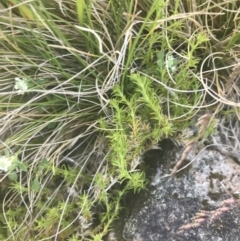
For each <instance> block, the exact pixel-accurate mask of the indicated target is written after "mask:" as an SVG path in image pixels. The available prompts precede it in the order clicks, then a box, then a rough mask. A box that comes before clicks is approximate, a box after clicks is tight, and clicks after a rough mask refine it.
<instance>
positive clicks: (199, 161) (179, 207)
mask: <svg viewBox="0 0 240 241" xmlns="http://www.w3.org/2000/svg"><path fill="white" fill-rule="evenodd" d="M167 146H168V145H165V146H164V148H163V149H162V151H159V152H158V154H157V157H156V153H155V158H156V159H157V160H158V166H157V169H156V168H154V169H153V172H154V173H153V174H152V175H151V184H150V186H149V190H148V192H149V193H148V195H144V196H143V198H139V200H137V201H136V206H138V211H137V212H136V211H134V208H133V214H132V215H131V216H130V218H129V219H128V221H127V222H126V224H125V227H124V230H123V237H124V238H125V239H126V240H127V241H140V240H144V241H155V240H156V241H160V240H164V241H181V240H184V241H188V240H189V241H194V240H196V241H220V240H222V241H238V240H240V229H239V226H240V203H239V200H240V165H239V164H238V163H236V162H235V160H234V159H233V158H231V157H230V156H229V155H226V154H222V153H221V152H220V151H219V150H216V149H213V148H206V147H205V148H202V147H201V148H200V147H199V144H198V143H197V142H196V143H195V144H194V146H193V147H192V149H191V151H190V152H189V153H188V155H187V157H186V158H185V162H184V163H183V166H184V165H185V166H187V169H186V168H185V167H183V166H181V168H180V169H179V170H178V172H177V173H176V175H175V176H174V177H171V176H170V175H169V174H170V173H171V168H173V167H174V165H175V164H176V163H177V161H178V159H179V158H180V157H181V154H182V152H183V148H182V149H181V148H177V147H174V148H173V146H171V145H169V148H168V147H167ZM199 149H201V150H200V151H199ZM148 158H149V156H148ZM146 159H147V158H146ZM147 161H148V160H146V162H147ZM180 170H181V171H180ZM146 196H147V198H146ZM139 205H141V208H140V210H139Z"/></svg>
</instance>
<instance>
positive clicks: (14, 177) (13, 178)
mask: <svg viewBox="0 0 240 241" xmlns="http://www.w3.org/2000/svg"><path fill="white" fill-rule="evenodd" d="M8 178H9V179H10V180H11V181H17V179H18V175H17V173H16V172H10V173H9V174H8Z"/></svg>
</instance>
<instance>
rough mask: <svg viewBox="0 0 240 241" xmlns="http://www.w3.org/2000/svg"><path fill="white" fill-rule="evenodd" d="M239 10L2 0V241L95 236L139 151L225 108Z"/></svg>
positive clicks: (217, 5)
mask: <svg viewBox="0 0 240 241" xmlns="http://www.w3.org/2000/svg"><path fill="white" fill-rule="evenodd" d="M239 5H240V4H239V2H238V1H237V0H228V1H215V2H212V1H205V2H204V1H202V3H197V2H196V1H191V2H190V1H186V0H177V1H158V0H154V1H150V0H147V1H142V0H139V1H133V0H131V1H113V0H110V1H105V0H102V1H95V0H92V1H90V0H89V1H87V0H80V1H79V0H71V1H65V0H62V1H58V0H53V1H45V0H41V1H36V0H21V1H20V0H12V1H2V2H1V3H0V13H1V14H0V25H1V28H0V54H1V59H0V61H1V71H0V85H1V92H0V101H1V106H0V113H1V115H0V118H1V121H0V133H1V134H0V138H1V139H0V152H1V153H0V166H1V173H0V175H1V179H0V180H1V182H0V184H1V190H2V191H1V195H0V196H1V198H0V201H1V205H2V211H1V214H0V222H1V227H0V238H1V240H29V241H30V240H38V241H39V240H69V241H76V240H94V241H97V240H103V239H104V237H105V236H106V235H107V233H108V232H109V230H110V229H111V224H112V222H113V221H114V220H115V219H116V218H117V217H118V215H119V212H120V210H121V200H122V198H123V197H124V195H125V194H126V193H127V192H129V191H132V190H133V191H138V190H141V189H143V188H144V187H145V185H146V180H145V174H144V170H140V168H139V164H140V163H141V155H142V154H143V153H144V151H146V150H148V149H150V148H155V147H156V144H157V143H158V141H159V140H161V139H162V138H165V137H169V136H174V135H175V134H176V133H177V132H178V131H179V130H181V129H183V128H185V127H187V126H188V125H189V122H190V120H191V119H192V118H193V117H194V116H195V115H196V113H198V112H199V111H200V110H201V111H210V112H211V113H213V116H214V115H216V114H218V113H219V112H220V111H221V110H222V109H223V105H224V106H226V105H227V106H231V107H233V108H232V109H233V110H234V111H235V112H236V111H237V107H238V106H239V103H237V102H238V100H236V99H235V97H236V94H234V97H233V96H232V95H231V93H235V92H238V86H237V83H236V82H235V80H236V77H237V76H238V73H237V72H236V71H234V72H233V74H232V75H231V72H230V71H231V69H232V68H234V66H237V64H238V56H239V44H240V43H239V39H240V32H239V31H240V26H239V15H240V13H239V9H240V8H239V7H240V6H239ZM233 75H234V78H233ZM229 76H230V77H229ZM230 80H231V81H230ZM230 82H231V83H230ZM232 83H233V84H232ZM236 114H237V113H236Z"/></svg>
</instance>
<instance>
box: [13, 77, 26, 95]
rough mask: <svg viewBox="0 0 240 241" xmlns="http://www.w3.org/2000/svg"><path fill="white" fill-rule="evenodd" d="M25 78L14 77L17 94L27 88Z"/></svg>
mask: <svg viewBox="0 0 240 241" xmlns="http://www.w3.org/2000/svg"><path fill="white" fill-rule="evenodd" d="M27 82H28V81H27V79H26V78H22V79H21V78H18V77H16V78H15V86H14V89H15V90H18V93H19V94H23V93H24V92H25V91H26V90H28V85H27Z"/></svg>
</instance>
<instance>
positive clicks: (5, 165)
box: [0, 156, 12, 172]
mask: <svg viewBox="0 0 240 241" xmlns="http://www.w3.org/2000/svg"><path fill="white" fill-rule="evenodd" d="M11 165H12V158H11V157H6V156H0V171H4V172H7V171H9V167H10V166H11Z"/></svg>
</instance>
